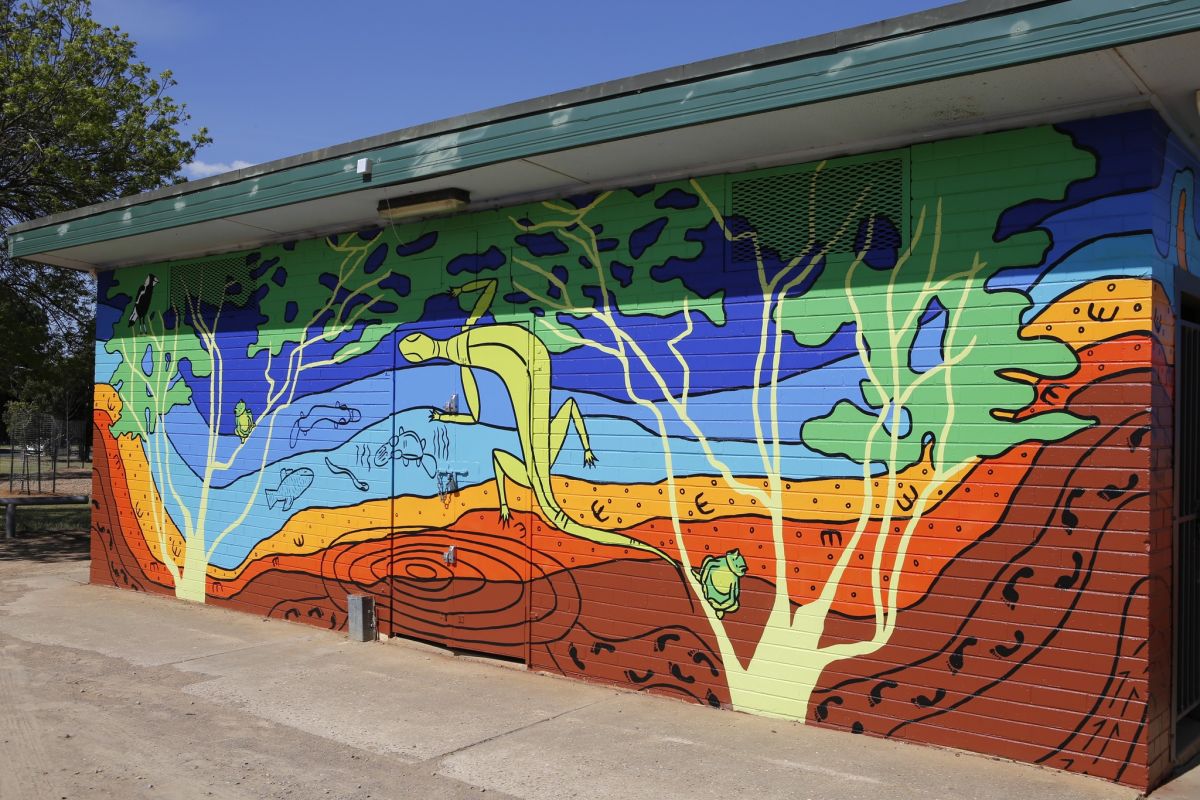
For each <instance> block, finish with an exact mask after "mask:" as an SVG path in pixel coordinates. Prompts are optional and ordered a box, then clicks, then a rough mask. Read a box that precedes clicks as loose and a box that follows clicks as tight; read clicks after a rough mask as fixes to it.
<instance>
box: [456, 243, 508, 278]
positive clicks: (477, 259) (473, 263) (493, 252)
mask: <svg viewBox="0 0 1200 800" xmlns="http://www.w3.org/2000/svg"><path fill="white" fill-rule="evenodd" d="M507 261H508V259H507V258H505V256H504V251H502V250H501V249H500V248H499V247H496V245H492V246H491V247H489V248H488V249H487V250H486V251H485V252H483V253H467V254H464V255H461V256H458V257H457V258H454V259H452V260H451V261H450V263H449V264H447V265H446V272H448V273H450V274H451V275H461V274H462V273H464V272H472V273H475V274H476V275H478V274H480V273H482V272H483V271H484V270H494V269H500V267H502V266H504V264H505V263H506V262H507Z"/></svg>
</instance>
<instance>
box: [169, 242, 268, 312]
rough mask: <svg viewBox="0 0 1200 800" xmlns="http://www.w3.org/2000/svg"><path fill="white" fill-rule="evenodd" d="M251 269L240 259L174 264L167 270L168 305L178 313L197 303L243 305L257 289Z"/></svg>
mask: <svg viewBox="0 0 1200 800" xmlns="http://www.w3.org/2000/svg"><path fill="white" fill-rule="evenodd" d="M253 269H254V267H253V265H250V264H247V263H246V257H245V256H244V255H241V256H236V257H230V258H214V259H210V260H208V261H195V262H192V263H190V264H176V265H174V266H173V267H172V268H171V305H172V306H173V307H175V308H176V309H178V310H180V311H186V310H187V309H188V308H189V307H190V306H193V305H195V304H196V303H197V302H199V303H201V304H202V305H207V306H212V307H215V306H220V305H223V304H226V303H228V304H231V305H235V306H240V305H243V304H244V303H245V302H246V301H247V300H248V299H249V298H250V295H251V294H252V293H253V292H254V288H255V287H256V286H257V285H258V281H257V280H255V278H254V276H253V275H252V274H251V272H252V270H253Z"/></svg>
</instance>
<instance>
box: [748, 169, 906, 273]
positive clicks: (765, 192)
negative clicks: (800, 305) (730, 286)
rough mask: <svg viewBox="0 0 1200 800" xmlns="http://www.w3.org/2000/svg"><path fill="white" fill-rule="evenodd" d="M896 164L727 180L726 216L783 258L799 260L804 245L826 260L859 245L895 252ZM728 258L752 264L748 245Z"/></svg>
mask: <svg viewBox="0 0 1200 800" xmlns="http://www.w3.org/2000/svg"><path fill="white" fill-rule="evenodd" d="M904 176H905V169H904V160H903V159H900V158H891V159H885V160H878V161H867V162H859V163H852V164H844V165H834V166H826V167H825V168H823V169H819V170H818V169H812V168H805V169H803V170H795V171H790V172H783V173H775V174H771V175H765V176H761V177H754V178H743V179H740V180H734V181H732V186H731V190H732V191H731V195H732V198H731V199H732V208H731V211H732V214H733V216H735V217H742V218H743V219H744V220H745V221H746V222H747V223H749V225H750V226H751V227H752V228H753V229H754V230H755V231H756V232H757V233H758V241H759V245H760V246H761V247H762V248H764V249H766V248H769V249H771V250H774V251H775V253H776V254H777V255H778V256H779V257H780V258H783V259H790V258H794V257H795V256H797V255H800V254H802V253H803V252H804V251H805V249H806V248H807V247H809V245H810V242H815V243H816V245H815V246H816V248H817V249H818V250H819V249H822V248H825V247H828V252H830V253H854V252H857V251H858V250H859V249H861V248H862V247H863V246H864V245H865V244H866V240H865V236H864V231H865V223H866V222H867V221H868V220H870V219H871V217H875V218H876V219H877V220H880V219H884V220H886V221H887V222H888V223H890V224H876V225H875V226H874V227H873V228H872V237H871V245H872V247H898V246H900V245H901V244H902V242H901V241H900V240H901V238H902V237H903V235H904V234H903V231H904V230H906V229H907V227H908V225H907V218H906V208H905V196H906V191H905V186H904V182H905V181H904ZM732 250H733V252H732V259H733V261H734V262H738V263H742V264H745V263H750V264H754V263H755V257H754V244H753V242H751V241H750V240H749V239H739V240H738V241H735V242H734V243H733V248H732Z"/></svg>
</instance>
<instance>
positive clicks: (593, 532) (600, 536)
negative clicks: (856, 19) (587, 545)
mask: <svg viewBox="0 0 1200 800" xmlns="http://www.w3.org/2000/svg"><path fill="white" fill-rule="evenodd" d="M564 516H566V515H565V514H564ZM558 527H559V528H560V529H561V530H562V531H563V532H564V533H569V534H570V535H571V536H575V537H577V538H579V539H587V540H588V541H589V542H595V543H596V544H607V545H612V546H614V547H628V548H630V549H631V550H644V551H645V552H647V553H654V555H656V556H658V557H659V558H661V559H663V560H664V561H666V562H667V563H668V564H671V565H672V566H675V559H673V558H671V557H670V556H669V555H667V554H666V553H664V552H663V551H662V550H659V549H658V548H657V547H654V546H653V545H649V544H646V543H645V542H642V541H639V540H637V539H634V538H633V537H632V536H626V535H625V534H623V533H617V532H616V531H606V530H601V529H599V528H589V527H588V526H586V525H580V524H579V523H578V522H575V521H573V520H571V519H566V520H564V521H563V522H561V523H559V524H558Z"/></svg>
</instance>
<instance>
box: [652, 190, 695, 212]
mask: <svg viewBox="0 0 1200 800" xmlns="http://www.w3.org/2000/svg"><path fill="white" fill-rule="evenodd" d="M698 205H700V198H699V197H697V196H696V195H694V194H692V193H691V192H685V191H684V190H683V189H671V190H669V191H668V192H666V193H665V194H663V196H662V197H660V198H658V199H657V200H655V201H654V207H655V208H678V209H685V208H695V207H696V206H698Z"/></svg>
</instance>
